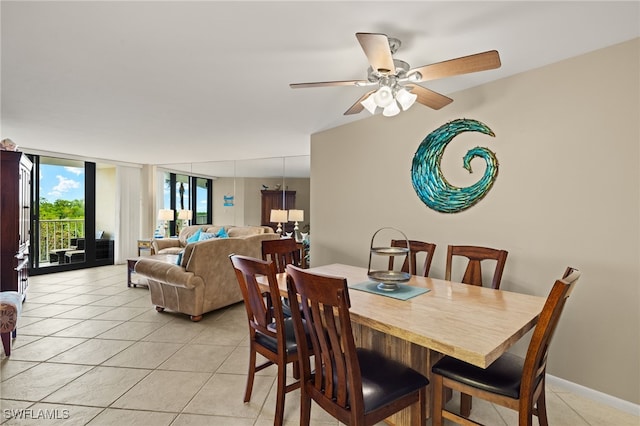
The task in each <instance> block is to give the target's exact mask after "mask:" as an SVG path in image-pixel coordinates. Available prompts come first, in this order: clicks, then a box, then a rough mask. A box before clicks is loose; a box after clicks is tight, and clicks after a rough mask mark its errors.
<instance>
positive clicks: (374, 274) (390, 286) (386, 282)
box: [367, 228, 411, 291]
mask: <svg viewBox="0 0 640 426" xmlns="http://www.w3.org/2000/svg"><path fill="white" fill-rule="evenodd" d="M382 230H392V231H394V232H397V233H399V234H401V235H402V236H403V237H404V240H405V241H406V242H407V246H406V247H390V246H388V245H376V244H375V239H376V235H378V233H379V232H380V231H382ZM408 247H409V240H408V239H407V236H406V235H405V234H404V233H403V232H402V231H399V230H397V229H395V228H380V229H378V230H377V231H376V232H375V233H374V234H373V237H371V248H370V250H369V267H368V269H367V276H368V277H369V279H370V280H371V281H374V282H377V283H379V284H378V290H381V291H395V290H397V289H398V284H401V283H406V282H408V281H409V279H410V278H411V274H409V273H408V272H403V271H396V270H393V269H391V268H392V265H391V263H389V268H388V269H387V270H371V264H372V260H373V257H374V256H386V257H390V256H394V257H395V256H405V257H407V261H408V262H409V270H411V265H410V263H411V257H410V256H409V248H408ZM399 264H400V265H402V264H403V262H399ZM393 265H395V263H394V264H393Z"/></svg>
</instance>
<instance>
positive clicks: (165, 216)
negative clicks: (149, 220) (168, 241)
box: [158, 209, 174, 237]
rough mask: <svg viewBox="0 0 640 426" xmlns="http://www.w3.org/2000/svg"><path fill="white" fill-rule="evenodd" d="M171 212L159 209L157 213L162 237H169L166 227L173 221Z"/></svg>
mask: <svg viewBox="0 0 640 426" xmlns="http://www.w3.org/2000/svg"><path fill="white" fill-rule="evenodd" d="M173 217H174V216H173V210H169V209H160V210H159V211H158V220H160V221H162V228H163V229H164V236H165V237H168V236H169V229H168V226H167V222H168V221H170V220H173Z"/></svg>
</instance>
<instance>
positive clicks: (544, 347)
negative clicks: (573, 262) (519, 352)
mask: <svg viewBox="0 0 640 426" xmlns="http://www.w3.org/2000/svg"><path fill="white" fill-rule="evenodd" d="M580 275H581V273H580V271H579V270H577V269H575V268H572V267H568V268H567V269H566V271H565V273H564V275H563V276H562V279H559V280H556V282H555V283H554V284H553V287H552V288H551V292H550V293H549V296H547V301H546V302H545V304H544V307H543V308H542V312H541V313H540V316H539V317H538V322H537V323H536V328H535V330H534V332H533V335H532V336H531V340H530V341H529V348H528V349H527V355H526V357H525V360H524V369H523V372H522V383H521V384H520V399H521V400H522V399H525V400H526V399H527V398H531V399H532V400H533V401H535V399H536V398H535V397H534V395H535V394H536V388H537V386H538V385H539V384H540V383H541V382H542V383H544V377H545V374H546V369H547V356H548V354H549V345H550V343H551V339H552V338H553V335H554V333H555V331H556V327H557V326H558V322H559V320H560V315H561V314H562V311H563V310H564V305H565V303H566V301H567V299H568V298H569V295H571V292H572V291H573V288H574V287H575V285H576V283H577V282H578V278H580ZM531 405H532V404H531Z"/></svg>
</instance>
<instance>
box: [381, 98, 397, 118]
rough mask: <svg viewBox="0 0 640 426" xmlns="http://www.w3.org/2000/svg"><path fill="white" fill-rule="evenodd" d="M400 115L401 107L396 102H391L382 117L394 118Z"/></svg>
mask: <svg viewBox="0 0 640 426" xmlns="http://www.w3.org/2000/svg"><path fill="white" fill-rule="evenodd" d="M398 114H400V107H398V103H397V102H396V101H393V102H391V103H390V104H389V105H387V106H386V107H385V108H384V110H383V111H382V115H384V116H385V117H393V116H394V115H398Z"/></svg>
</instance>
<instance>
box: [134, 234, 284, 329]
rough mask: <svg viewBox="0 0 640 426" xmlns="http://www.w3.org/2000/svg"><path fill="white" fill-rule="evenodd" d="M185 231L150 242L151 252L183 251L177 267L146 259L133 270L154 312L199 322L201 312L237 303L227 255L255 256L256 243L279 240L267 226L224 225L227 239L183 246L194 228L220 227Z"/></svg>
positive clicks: (163, 258)
mask: <svg viewBox="0 0 640 426" xmlns="http://www.w3.org/2000/svg"><path fill="white" fill-rule="evenodd" d="M187 228H190V229H187ZM187 228H185V229H184V230H183V231H182V232H180V237H179V238H173V239H169V238H167V239H161V240H155V241H153V242H152V246H153V245H154V244H155V248H154V250H155V253H157V254H177V253H179V252H180V251H183V254H182V259H181V261H180V264H179V265H178V264H177V263H169V262H167V261H166V259H167V256H158V258H156V257H154V256H149V257H143V258H141V259H140V260H139V261H138V262H137V263H136V266H135V272H136V273H137V274H140V275H141V276H143V277H146V278H147V281H148V283H149V292H150V293H151V303H153V304H154V305H156V310H158V311H159V312H162V311H163V310H164V309H165V308H166V309H169V310H172V311H176V312H181V313H184V314H188V315H190V316H191V320H192V321H199V320H200V319H202V314H205V313H207V312H210V311H213V310H215V309H219V308H222V307H224V306H228V305H231V304H233V303H237V302H240V301H241V300H242V293H241V291H240V288H239V286H238V283H237V282H236V276H235V273H234V271H233V267H232V266H231V261H230V260H229V255H230V254H232V253H236V254H242V255H245V256H252V257H256V258H260V257H261V255H262V252H261V248H262V241H264V240H270V239H277V238H280V236H279V235H278V234H276V233H274V232H273V229H271V228H269V227H262V226H260V227H257V226H255V227H252V226H247V227H232V226H225V230H226V231H227V233H228V235H229V238H215V239H209V240H204V241H198V242H193V243H187V242H186V239H187V238H188V237H189V236H191V235H193V234H194V233H195V232H196V231H197V230H198V229H200V228H203V229H204V230H206V231H207V232H208V233H215V232H217V230H218V229H219V228H220V227H213V226H211V225H197V226H190V227H187ZM183 233H184V234H183ZM183 237H184V238H183ZM169 241H171V242H169ZM182 244H184V246H183V245H182Z"/></svg>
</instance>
